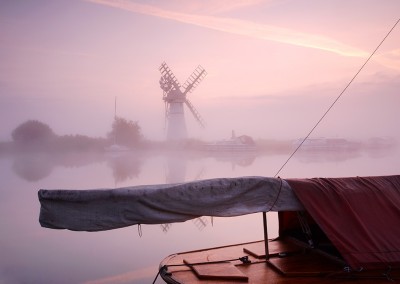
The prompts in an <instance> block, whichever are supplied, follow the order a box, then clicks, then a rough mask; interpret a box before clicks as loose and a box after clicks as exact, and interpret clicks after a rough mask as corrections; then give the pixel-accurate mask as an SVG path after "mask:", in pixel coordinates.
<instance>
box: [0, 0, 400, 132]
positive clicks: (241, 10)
mask: <svg viewBox="0 0 400 284" xmlns="http://www.w3.org/2000/svg"><path fill="white" fill-rule="evenodd" d="M182 2H183V3H182ZM398 11H400V2H399V1H398V0H388V1H385V2H384V4H383V3H382V1H379V0H374V1H373V0H368V1H364V0H362V1H361V0H359V1H344V0H343V1H295V0H293V1H271V0H270V1H262V0H253V1H243V0H235V1H228V0H219V1H215V0H207V1H201V0H198V1H177V0H173V1H156V0H152V1H114V0H87V1H83V0H82V1H78V0H76V1H75V0H74V1H50V0H47V1H45V0H38V1H2V2H0V62H1V64H0V112H1V115H2V123H1V124H0V140H6V139H10V133H11V131H12V129H14V128H15V127H16V126H17V125H18V124H20V123H22V122H24V121H25V120H27V119H38V120H40V121H43V122H46V123H47V124H49V125H50V126H51V127H52V129H53V130H54V131H55V132H56V133H58V134H60V135H63V134H86V135H89V136H105V134H106V133H107V132H108V131H109V129H110V126H111V123H112V119H113V116H114V98H115V97H117V114H118V115H119V116H122V117H124V118H127V119H130V120H134V121H138V122H139V124H140V125H141V126H142V129H143V134H144V135H145V136H146V137H147V138H149V139H162V138H163V135H164V132H163V127H164V105H163V101H162V91H161V89H160V88H159V85H158V80H159V77H160V74H159V72H158V67H159V66H160V64H161V63H162V62H163V61H166V62H167V64H168V65H169V66H170V67H171V69H172V70H173V72H174V73H175V75H176V76H177V78H178V79H179V80H180V81H181V83H183V82H184V81H185V80H186V78H187V77H188V76H189V75H190V74H191V72H192V71H193V70H194V69H195V68H196V66H197V65H199V64H200V65H202V66H203V67H204V68H205V69H206V71H207V73H208V75H207V77H206V78H205V79H204V80H203V82H202V83H201V84H200V85H199V86H198V88H197V89H196V90H195V91H194V92H193V93H192V94H190V95H189V99H190V100H191V102H192V103H193V104H194V105H195V107H196V108H197V109H198V111H199V112H200V113H201V115H202V116H203V117H204V119H205V120H206V123H207V128H206V129H205V130H201V129H200V128H199V127H198V126H197V125H196V122H195V121H194V119H193V118H192V117H191V114H190V113H189V112H187V113H186V114H187V115H186V120H187V124H188V128H189V133H190V135H191V136H192V137H198V138H203V139H220V138H228V137H229V135H230V133H231V130H235V131H236V133H237V134H248V135H251V136H253V137H254V138H272V139H283V138H285V139H286V138H298V137H303V136H305V135H306V134H307V133H308V131H309V130H310V129H311V127H312V126H313V125H314V124H315V123H316V121H317V120H318V119H319V117H320V116H321V115H322V114H323V113H324V112H325V110H326V109H327V107H328V106H329V105H330V104H331V103H332V102H333V100H334V99H335V98H336V97H337V96H338V95H339V93H340V92H341V91H342V89H343V88H344V87H345V85H346V84H347V83H348V82H349V80H350V79H351V78H352V77H353V76H354V74H355V73H356V72H357V71H358V69H359V68H360V66H361V65H362V64H363V63H364V62H365V60H366V58H367V57H368V56H369V54H370V53H371V52H372V51H373V50H374V49H375V47H376V46H377V45H378V43H379V42H380V41H381V40H382V39H383V37H384V36H385V35H386V33H387V32H388V31H389V29H390V28H391V27H392V26H393V25H394V24H395V22H396V21H397V20H398V18H399V13H398ZM399 89H400V26H397V28H396V29H395V30H394V31H393V32H392V33H391V35H390V36H389V37H388V38H387V40H386V41H385V42H384V44H383V45H382V47H381V48H380V49H379V50H378V52H377V54H376V56H374V57H373V59H372V60H371V62H370V63H369V64H368V65H367V66H366V67H365V69H364V70H363V71H362V72H361V74H360V75H359V77H358V78H357V80H356V81H355V82H354V84H353V85H352V86H351V88H349V89H348V91H347V92H346V93H345V95H344V96H343V98H342V99H341V100H340V102H339V104H338V106H337V107H335V108H334V109H333V112H332V113H331V114H329V116H328V117H327V118H326V121H324V123H323V124H322V125H321V126H320V127H319V128H318V129H317V131H316V133H315V135H316V136H320V135H323V136H345V137H350V138H365V137H373V136H393V135H394V136H396V135H397V133H396V130H395V129H396V124H397V121H398V120H399V115H398V106H399V105H400V96H399V93H398V90H399Z"/></svg>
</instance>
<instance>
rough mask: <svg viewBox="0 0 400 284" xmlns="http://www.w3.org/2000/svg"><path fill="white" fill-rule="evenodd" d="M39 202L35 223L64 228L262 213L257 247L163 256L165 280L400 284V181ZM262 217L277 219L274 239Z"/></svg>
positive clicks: (217, 184)
mask: <svg viewBox="0 0 400 284" xmlns="http://www.w3.org/2000/svg"><path fill="white" fill-rule="evenodd" d="M38 196H39V201H40V203H41V209H40V217H39V221H40V224H41V225H42V226H43V227H47V228H51V229H69V230H73V231H102V230H111V229H116V228H121V227H126V226H131V225H141V224H163V223H171V222H184V221H186V220H190V219H194V218H197V217H200V216H219V217H233V216H240V215H245V214H252V213H257V212H260V213H262V214H263V225H264V235H265V238H264V240H257V241H255V242H251V243H244V244H236V245H227V246H224V247H217V248H210V249H200V250H196V251H190V252H182V253H176V254H174V255H170V256H167V257H166V258H165V259H164V260H162V261H161V263H160V270H159V275H160V276H161V277H162V279H163V280H164V281H165V282H166V283H175V284H176V283H236V282H243V283H387V282H389V281H393V282H399V283H400V238H399V237H398V236H400V226H399V220H400V175H394V176H367V177H344V178H310V179H280V178H268V177H240V178H216V179H208V180H200V181H194V182H186V183H178V184H169V185H167V184H162V185H144V186H134V187H125V188H119V189H96V190H59V189H58V190H43V189H41V190H39V192H38ZM270 211H277V212H278V216H279V237H278V238H276V239H273V240H270V239H268V231H267V226H266V222H267V221H266V220H267V218H266V214H267V212H270Z"/></svg>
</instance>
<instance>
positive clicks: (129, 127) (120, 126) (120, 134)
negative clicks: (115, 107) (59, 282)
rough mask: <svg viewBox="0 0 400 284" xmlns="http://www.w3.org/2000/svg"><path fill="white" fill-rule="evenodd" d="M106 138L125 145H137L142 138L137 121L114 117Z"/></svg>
mask: <svg viewBox="0 0 400 284" xmlns="http://www.w3.org/2000/svg"><path fill="white" fill-rule="evenodd" d="M108 138H109V139H110V140H112V141H113V143H115V144H119V145H123V146H127V147H134V146H138V145H139V143H140V142H141V140H142V133H141V128H140V126H139V123H138V122H137V121H131V120H126V119H125V118H121V117H116V118H115V120H114V122H113V124H112V130H111V132H110V133H109V134H108Z"/></svg>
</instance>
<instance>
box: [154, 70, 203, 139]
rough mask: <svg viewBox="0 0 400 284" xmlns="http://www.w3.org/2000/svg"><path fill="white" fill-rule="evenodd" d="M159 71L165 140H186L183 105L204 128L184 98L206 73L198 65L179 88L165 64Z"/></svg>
mask: <svg viewBox="0 0 400 284" xmlns="http://www.w3.org/2000/svg"><path fill="white" fill-rule="evenodd" d="M159 70H160V72H161V78H160V87H161V89H162V90H163V100H164V102H165V125H166V128H167V139H168V140H181V139H185V138H187V129H186V123H185V116H184V106H183V105H184V104H185V105H186V106H187V107H188V108H189V110H190V111H191V113H192V114H193V116H194V118H195V119H196V120H197V122H198V123H199V124H200V126H201V127H203V128H204V126H205V123H204V120H203V118H202V117H201V116H200V114H199V112H198V111H197V110H196V109H195V107H194V106H193V104H192V103H191V102H190V101H189V100H188V99H187V98H186V95H187V94H188V93H191V92H193V90H194V89H195V88H196V87H197V86H198V85H199V83H200V82H201V81H202V80H203V78H204V77H205V76H206V75H207V73H206V71H205V70H204V68H203V67H201V66H200V65H199V66H197V68H196V69H195V70H194V71H193V73H192V74H191V75H190V76H189V78H188V79H187V80H186V82H185V83H184V84H183V85H182V86H181V85H180V84H179V82H178V80H177V79H176V77H175V75H174V74H173V73H172V71H171V69H170V68H169V67H168V65H167V63H165V62H163V63H162V64H161V66H160V68H159Z"/></svg>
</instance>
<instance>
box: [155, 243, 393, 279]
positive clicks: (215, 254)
mask: <svg viewBox="0 0 400 284" xmlns="http://www.w3.org/2000/svg"><path fill="white" fill-rule="evenodd" d="M268 245H269V255H270V257H269V260H266V259H265V250H264V241H258V242H251V243H244V244H238V245H232V246H225V247H218V248H212V249H205V250H198V251H191V252H184V253H178V254H175V255H171V256H168V257H167V258H165V259H164V260H163V261H162V262H161V264H160V267H166V269H161V270H160V271H161V272H160V274H161V277H162V278H163V279H164V281H166V282H167V283H173V284H177V283H182V284H183V283H191V284H196V283H207V284H212V283H215V284H217V283H218V284H222V283H225V284H231V283H257V284H258V283H267V284H268V283H274V284H280V283H284V284H287V283H296V284H303V283H311V284H312V283H323V284H325V283H326V284H328V283H329V284H330V283H341V284H342V283H343V284H347V283H349V284H350V283H353V284H354V283H363V284H364V283H365V284H366V283H374V284H375V283H378V284H380V283H400V271H399V270H398V269H397V270H392V271H390V272H389V271H364V272H352V273H349V272H345V271H344V267H345V266H344V263H343V262H342V261H341V260H340V259H338V258H335V257H331V256H329V255H328V254H325V253H323V252H321V251H319V250H311V249H308V248H305V247H304V246H302V245H301V244H299V243H296V242H293V241H291V240H288V239H285V240H275V241H270V242H268ZM242 257H247V258H248V260H250V263H243V262H242V261H241V260H239V258H242ZM225 260H228V261H226V262H223V261H225ZM220 261H221V262H220ZM204 262H206V263H207V264H199V263H204ZM210 262H214V263H210ZM185 264H186V265H185Z"/></svg>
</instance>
